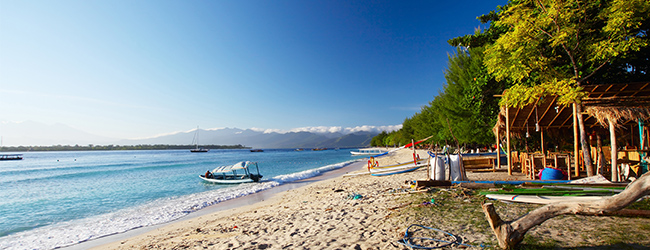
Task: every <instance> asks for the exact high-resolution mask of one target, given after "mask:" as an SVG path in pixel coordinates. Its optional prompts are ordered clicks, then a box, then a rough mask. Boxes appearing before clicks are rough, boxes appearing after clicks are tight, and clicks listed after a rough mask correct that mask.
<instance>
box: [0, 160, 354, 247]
mask: <svg viewBox="0 0 650 250" xmlns="http://www.w3.org/2000/svg"><path fill="white" fill-rule="evenodd" d="M352 162H354V160H352V161H347V162H343V163H336V164H331V165H327V166H323V167H319V168H316V169H310V170H305V171H301V172H297V173H292V174H286V175H279V176H275V177H273V178H270V179H268V180H266V181H263V182H260V183H247V184H241V185H237V186H232V187H227V188H222V189H217V190H212V191H208V192H202V193H195V194H190V195H185V196H181V197H173V198H162V199H158V200H155V201H153V202H150V203H147V204H144V205H141V206H137V207H132V208H126V209H121V210H118V211H115V212H112V213H107V214H102V215H97V216H93V217H89V218H84V219H79V220H74V221H68V222H62V223H57V224H54V225H49V226H45V227H41V228H36V229H34V230H30V231H24V232H19V233H16V234H12V235H9V236H6V237H3V238H2V241H0V249H52V248H58V247H66V246H71V245H74V244H78V243H81V242H86V241H89V240H93V239H97V238H101V237H104V236H108V235H113V234H118V233H123V232H126V231H129V230H132V229H136V228H141V227H147V226H153V225H157V224H162V223H166V222H170V221H174V220H177V219H180V218H182V217H184V216H186V215H187V214H190V213H192V212H195V211H198V210H201V209H203V208H206V207H209V206H212V205H215V204H218V203H220V202H224V201H227V200H231V199H235V198H238V197H242V196H246V195H250V194H253V193H257V192H260V191H263V190H267V189H270V188H273V187H275V186H278V185H281V184H284V183H289V182H293V181H298V180H302V179H307V178H311V177H314V176H318V175H320V174H323V173H324V172H327V171H332V170H335V169H339V168H342V167H345V166H347V165H349V164H350V163H352Z"/></svg>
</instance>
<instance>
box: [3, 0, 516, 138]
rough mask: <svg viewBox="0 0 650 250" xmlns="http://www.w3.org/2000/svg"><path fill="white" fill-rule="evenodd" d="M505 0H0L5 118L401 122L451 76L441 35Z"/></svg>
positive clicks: (134, 131) (473, 23)
mask: <svg viewBox="0 0 650 250" xmlns="http://www.w3.org/2000/svg"><path fill="white" fill-rule="evenodd" d="M506 3H507V1H490V0H488V1H483V0H472V1H469V0H459V1H336V0H323V1H318V0H315V1H304V0H296V1H285V0H278V1H261V0H260V1H249V0H242V1H225V0H224V1H216V0H215V1H204V0H195V1H180V0H179V1H165V0H160V1H159V0H155V1H154V0H141V1H130V0H110V1H68V0H60V1H8V0H0V121H2V122H21V121H35V122H40V123H45V124H65V125H68V126H70V127H73V128H75V129H79V130H82V131H85V132H87V133H91V134H95V135H101V136H106V137H111V138H121V139H127V138H144V137H151V136H156V135H160V134H168V133H171V132H175V131H188V130H191V129H194V128H196V127H197V126H200V127H201V128H202V129H209V128H223V127H230V128H233V127H235V128H241V129H248V128H255V129H263V130H275V131H289V130H292V129H295V128H328V127H342V128H354V127H360V126H366V127H375V126H377V127H380V126H394V125H399V124H401V123H402V122H403V121H404V119H405V118H408V117H411V116H413V114H415V113H416V112H419V111H420V109H421V107H423V106H425V105H427V104H428V103H429V101H431V100H433V98H434V97H435V96H436V95H438V93H439V91H441V90H442V87H443V84H445V83H446V81H445V78H444V71H445V69H446V67H447V61H448V55H449V54H451V53H454V51H455V48H453V47H451V46H450V45H449V44H448V43H447V40H449V39H451V38H454V37H458V36H462V35H466V34H472V33H474V31H475V29H477V28H479V27H485V25H482V24H481V23H480V22H479V21H478V20H477V19H476V17H477V16H479V15H482V14H486V13H488V12H489V11H491V10H494V9H496V7H497V6H498V5H504V4H506ZM0 133H1V128H0Z"/></svg>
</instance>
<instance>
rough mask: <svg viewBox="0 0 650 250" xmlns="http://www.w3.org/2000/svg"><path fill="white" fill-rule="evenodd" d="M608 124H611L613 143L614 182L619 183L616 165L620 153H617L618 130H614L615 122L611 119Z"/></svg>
mask: <svg viewBox="0 0 650 250" xmlns="http://www.w3.org/2000/svg"><path fill="white" fill-rule="evenodd" d="M607 123H609V139H610V140H611V141H612V145H611V148H612V150H611V154H612V160H611V162H612V178H611V179H612V182H618V181H619V180H618V166H617V164H616V158H618V152H616V130H615V128H614V121H612V118H611V117H607Z"/></svg>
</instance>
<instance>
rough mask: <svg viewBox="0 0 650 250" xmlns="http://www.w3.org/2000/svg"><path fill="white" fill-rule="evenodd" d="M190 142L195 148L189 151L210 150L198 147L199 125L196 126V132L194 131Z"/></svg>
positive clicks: (200, 151) (201, 151)
mask: <svg viewBox="0 0 650 250" xmlns="http://www.w3.org/2000/svg"><path fill="white" fill-rule="evenodd" d="M192 142H193V143H194V145H195V146H196V148H193V149H190V152H192V153H205V152H208V151H210V149H207V148H200V147H199V126H196V133H194V139H192Z"/></svg>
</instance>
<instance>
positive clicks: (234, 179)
mask: <svg viewBox="0 0 650 250" xmlns="http://www.w3.org/2000/svg"><path fill="white" fill-rule="evenodd" d="M219 177H221V176H218V175H217V176H216V178H215V177H213V178H206V177H205V175H199V178H201V179H202V180H204V181H207V182H210V183H218V184H241V183H249V182H259V181H260V179H262V176H261V175H259V176H258V175H253V176H252V177H253V178H251V176H243V177H242V176H226V178H219Z"/></svg>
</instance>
